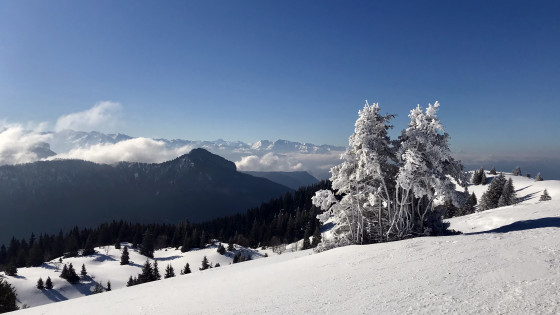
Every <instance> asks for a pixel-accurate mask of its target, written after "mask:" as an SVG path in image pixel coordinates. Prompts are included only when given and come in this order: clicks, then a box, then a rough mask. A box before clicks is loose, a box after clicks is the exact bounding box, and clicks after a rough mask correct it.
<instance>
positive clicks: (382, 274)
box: [8, 176, 560, 314]
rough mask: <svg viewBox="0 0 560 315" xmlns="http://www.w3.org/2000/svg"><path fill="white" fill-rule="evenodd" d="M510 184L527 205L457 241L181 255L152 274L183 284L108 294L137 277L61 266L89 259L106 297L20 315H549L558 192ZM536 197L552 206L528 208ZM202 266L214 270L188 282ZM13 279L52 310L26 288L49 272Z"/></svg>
mask: <svg viewBox="0 0 560 315" xmlns="http://www.w3.org/2000/svg"><path fill="white" fill-rule="evenodd" d="M513 179H514V185H515V188H516V190H518V192H517V194H518V197H527V198H525V200H524V201H523V202H522V203H520V204H518V205H515V206H509V207H504V208H498V209H493V210H488V211H484V212H480V213H475V214H472V215H468V216H464V217H458V218H453V219H450V220H449V221H450V223H451V228H452V229H455V230H460V231H462V232H463V233H465V234H463V235H456V236H446V237H423V238H415V239H409V240H405V241H399V242H392V243H384V244H374V245H368V246H348V247H344V248H338V249H334V250H330V251H327V252H323V253H319V254H314V253H313V252H312V251H309V250H308V251H299V252H293V253H284V254H282V255H272V253H271V252H268V255H269V256H270V257H268V258H265V259H256V260H253V261H249V262H244V263H241V264H235V265H229V264H228V263H229V259H230V258H226V257H224V256H220V255H219V254H218V253H217V252H216V250H215V248H208V249H203V250H199V251H193V252H189V253H184V254H181V253H180V252H177V251H174V250H168V251H167V252H166V251H158V252H156V257H157V258H158V263H159V268H160V272H161V273H163V270H164V268H165V266H166V265H167V263H172V264H173V267H174V268H175V272H176V273H177V274H179V270H180V269H181V267H183V266H184V264H185V263H186V262H187V260H188V262H189V263H190V265H191V269H192V270H193V274H189V275H182V276H181V275H178V276H177V277H175V278H170V279H165V280H161V281H156V282H151V283H147V284H142V285H138V286H134V287H130V288H123V289H118V290H117V288H119V287H122V286H124V283H125V282H126V280H127V279H128V277H129V275H130V274H133V275H136V274H137V273H139V271H140V268H139V267H138V266H124V267H123V266H120V265H119V261H118V257H120V254H119V253H117V252H114V253H113V252H110V253H109V255H110V256H112V257H113V258H114V259H116V261H111V260H104V261H99V260H103V257H105V256H104V255H99V256H96V257H94V256H92V257H90V258H87V257H86V258H72V259H75V262H73V264H74V266H75V268H76V269H77V270H78V271H79V268H80V267H81V264H82V261H83V260H84V259H90V261H87V262H86V268H87V269H88V272H89V273H90V274H93V275H94V276H95V278H94V280H95V281H102V282H103V284H105V283H106V281H107V280H111V283H112V284H113V288H114V289H115V290H114V291H112V292H105V293H102V294H97V295H92V296H87V297H83V298H80V299H73V300H69V301H65V302H61V303H52V304H48V305H43V306H40V307H35V308H30V309H27V310H22V311H21V314H117V313H118V314H219V313H227V314H246V313H251V314H255V313H272V314H287V313H297V314H301V313H311V314H405V313H407V314H408V313H438V314H440V313H453V314H455V313H460V314H480V313H483V314H488V313H491V314H537V313H543V314H558V313H560V289H559V288H560V203H559V200H560V181H543V182H535V181H533V180H530V179H526V178H523V177H518V176H514V177H513ZM481 187H484V189H486V188H487V186H471V187H469V188H470V189H474V191H475V192H476V194H477V196H478V197H480V196H481V195H482V190H481V191H480V192H477V191H476V189H482V188H481ZM544 188H546V189H547V190H548V192H549V194H550V195H551V197H552V200H551V201H547V202H539V201H538V199H539V196H540V194H541V193H542V190H544ZM115 251H116V250H115ZM117 254H118V255H117ZM261 254H264V251H261ZM204 255H207V256H208V259H209V260H210V261H211V262H213V263H216V262H219V263H220V264H221V265H222V267H220V268H213V269H210V270H207V271H203V272H199V271H198V267H199V266H200V262H201V260H202V257H203V256H204ZM176 256H181V257H176ZM256 256H258V255H256ZM131 260H133V261H134V263H136V264H139V265H141V264H142V263H143V262H144V261H145V259H144V258H143V257H141V256H139V255H138V254H136V253H134V254H131ZM68 261H72V260H71V259H68ZM96 261H97V263H96ZM27 269H29V270H27ZM19 270H20V274H21V275H22V276H23V277H25V278H27V281H26V280H24V279H14V278H12V277H8V281H9V282H11V283H13V284H14V286H16V288H17V289H18V295H19V296H20V299H21V300H22V302H23V303H28V304H30V303H31V301H32V302H33V303H35V301H47V302H49V301H50V300H51V299H50V298H48V297H46V299H47V300H45V297H44V295H45V293H44V292H41V291H39V290H37V289H36V288H34V285H35V283H36V281H37V279H38V277H39V276H42V277H43V280H44V279H45V278H46V276H47V275H49V274H51V273H52V274H51V279H53V280H54V281H55V282H54V285H55V289H56V288H61V286H62V284H63V283H65V282H66V281H64V280H62V279H60V278H58V275H57V274H56V273H55V272H54V271H53V270H52V269H48V268H21V269H19ZM96 274H98V276H97V275H96ZM20 281H21V283H20ZM23 283H26V284H25V285H27V286H28V287H24V284H23ZM27 283H28V284H27ZM66 288H67V289H65V290H64V291H63V292H60V291H62V289H60V290H59V291H57V292H59V294H60V295H63V296H64V297H66V298H71V297H73V296H74V295H76V296H77V295H78V294H79V293H71V292H73V291H71V290H76V289H71V288H69V286H66ZM24 292H32V295H31V296H28V295H26V294H27V293H24ZM27 301H29V302H27ZM37 304H40V303H37ZM30 305H31V304H30Z"/></svg>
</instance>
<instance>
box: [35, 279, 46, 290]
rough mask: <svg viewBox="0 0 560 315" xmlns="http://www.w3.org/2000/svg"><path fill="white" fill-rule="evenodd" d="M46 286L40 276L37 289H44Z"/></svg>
mask: <svg viewBox="0 0 560 315" xmlns="http://www.w3.org/2000/svg"><path fill="white" fill-rule="evenodd" d="M44 288H45V285H44V284H43V279H41V278H39V280H37V289H39V290H43V289H44Z"/></svg>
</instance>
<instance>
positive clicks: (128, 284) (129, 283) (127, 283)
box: [126, 275, 136, 287]
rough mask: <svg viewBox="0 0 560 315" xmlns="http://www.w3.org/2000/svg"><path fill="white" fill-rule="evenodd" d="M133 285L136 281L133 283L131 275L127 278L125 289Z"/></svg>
mask: <svg viewBox="0 0 560 315" xmlns="http://www.w3.org/2000/svg"><path fill="white" fill-rule="evenodd" d="M135 284H136V281H135V279H134V278H133V277H132V275H131V276H130V277H129V278H128V281H127V282H126V286H127V287H131V286H133V285H135Z"/></svg>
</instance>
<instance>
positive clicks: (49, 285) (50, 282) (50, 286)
mask: <svg viewBox="0 0 560 315" xmlns="http://www.w3.org/2000/svg"><path fill="white" fill-rule="evenodd" d="M52 288H53V283H52V280H51V277H47V281H45V289H47V290H50V289H52Z"/></svg>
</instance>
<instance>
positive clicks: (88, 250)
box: [82, 234, 95, 256]
mask: <svg viewBox="0 0 560 315" xmlns="http://www.w3.org/2000/svg"><path fill="white" fill-rule="evenodd" d="M90 255H95V249H94V248H93V238H92V236H91V234H90V235H89V236H88V238H87V241H86V245H85V246H84V250H83V251H82V256H90Z"/></svg>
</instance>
